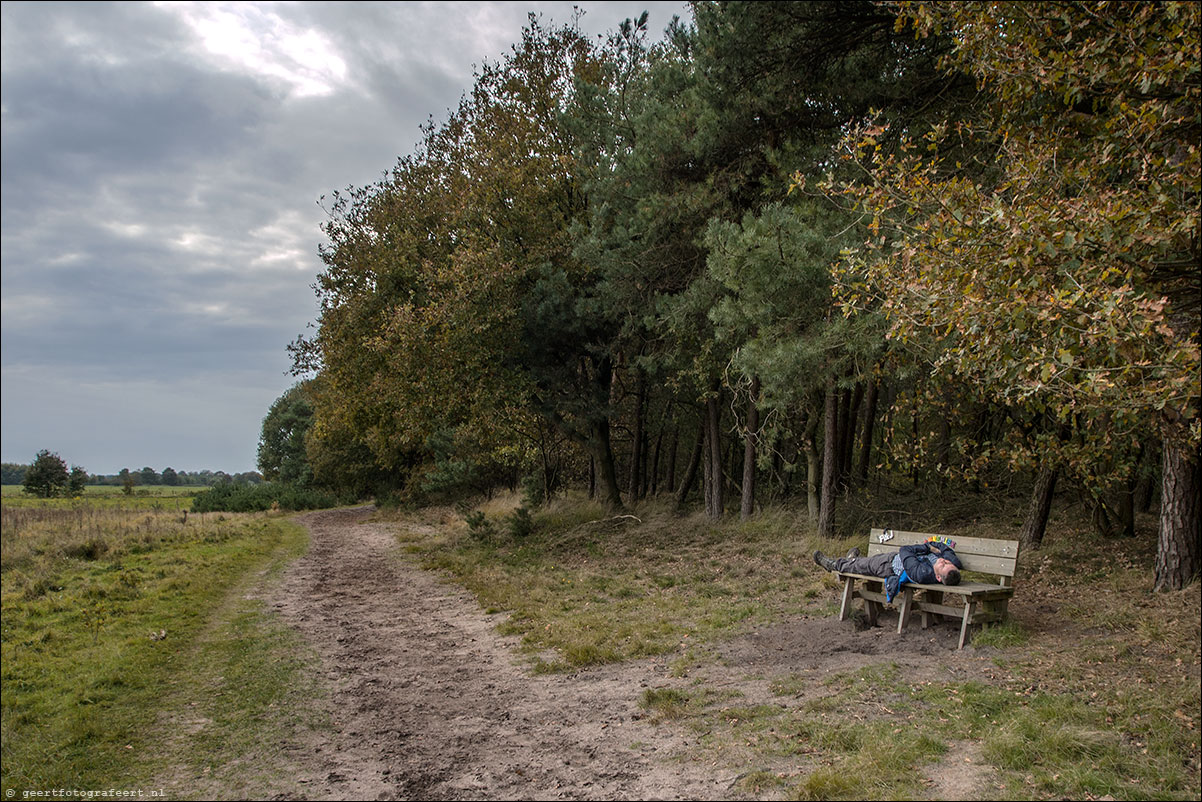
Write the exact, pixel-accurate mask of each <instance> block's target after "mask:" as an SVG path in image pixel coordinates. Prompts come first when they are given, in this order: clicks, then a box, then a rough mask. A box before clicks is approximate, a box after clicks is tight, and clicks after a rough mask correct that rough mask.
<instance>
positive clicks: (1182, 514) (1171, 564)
mask: <svg viewBox="0 0 1202 802" xmlns="http://www.w3.org/2000/svg"><path fill="white" fill-rule="evenodd" d="M1184 439H1185V433H1184V432H1180V433H1179V437H1174V436H1172V435H1171V434H1170V435H1167V436H1166V437H1165V438H1164V443H1163V444H1162V448H1163V450H1164V470H1163V475H1162V477H1161V485H1160V538H1159V543H1158V544H1157V549H1156V582H1155V589H1156V590H1181V589H1182V588H1184V587H1185V586H1186V585H1188V584H1189V583H1190V582H1191V581H1192V580H1193V579H1194V577H1196V576H1198V569H1199V559H1200V555H1202V530H1200V529H1199V525H1200V522H1199V519H1198V513H1199V508H1200V507H1202V499H1200V498H1199V491H1200V490H1202V485H1199V482H1198V459H1197V455H1196V454H1194V453H1193V451H1192V450H1191V449H1190V448H1189V446H1188V445H1187V443H1186V442H1183V441H1184Z"/></svg>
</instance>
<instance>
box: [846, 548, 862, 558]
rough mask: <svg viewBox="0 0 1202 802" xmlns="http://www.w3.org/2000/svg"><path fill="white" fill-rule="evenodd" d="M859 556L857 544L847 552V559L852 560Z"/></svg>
mask: <svg viewBox="0 0 1202 802" xmlns="http://www.w3.org/2000/svg"><path fill="white" fill-rule="evenodd" d="M859 556H860V547H859V546H856V547H855V548H853V549H852V550H851V551H849V552H847V559H849V560H854V559H855V558H856V557H859Z"/></svg>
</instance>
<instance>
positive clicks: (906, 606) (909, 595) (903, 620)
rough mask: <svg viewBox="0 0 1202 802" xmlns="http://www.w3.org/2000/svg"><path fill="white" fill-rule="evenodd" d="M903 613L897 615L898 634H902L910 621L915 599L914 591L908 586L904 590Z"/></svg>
mask: <svg viewBox="0 0 1202 802" xmlns="http://www.w3.org/2000/svg"><path fill="white" fill-rule="evenodd" d="M901 594H902V603H901V613H900V614H899V615H898V617H897V634H898V635H900V634H901V633H902V630H903V629H905V628H906V624H907V623H909V621H910V610H911V607H912V602H913V601H914V591H913V589H911V588H906V589H904V590H903V591H902V592H901Z"/></svg>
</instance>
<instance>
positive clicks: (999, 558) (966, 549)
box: [868, 529, 1018, 586]
mask: <svg viewBox="0 0 1202 802" xmlns="http://www.w3.org/2000/svg"><path fill="white" fill-rule="evenodd" d="M886 534H891V535H892V537H890V538H888V539H886V540H885V541H884V542H882V541H881V537H882V535H886ZM932 537H937V536H936V535H933V534H930V533H927V532H900V531H898V530H896V529H873V530H872V534H870V535H869V536H868V555H869V556H872V555H873V554H880V553H882V552H890V553H895V552H896V551H897V550H898V549H900V548H901V547H902V546H910V545H913V544H915V543H925V542H926V541H928V540H930V539H931V538H932ZM950 539H951V540H952V541H954V542H955V544H956V545H955V546H954V548H955V550H956V556H957V557H959V558H960V562H961V563H963V564H964V570H965V571H975V572H977V573H980V574H992V575H993V576H995V577H997V579H998V584H1000V585H1007V586H1009V585H1010V584H1011V583H1013V582H1014V572H1015V570H1016V568H1017V566H1018V541H1017V540H995V539H993V538H987V537H953V538H950Z"/></svg>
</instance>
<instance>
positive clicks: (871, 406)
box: [856, 382, 879, 487]
mask: <svg viewBox="0 0 1202 802" xmlns="http://www.w3.org/2000/svg"><path fill="white" fill-rule="evenodd" d="M878 390H879V388H878V387H877V383H876V382H870V383H869V384H868V396H867V398H865V399H864V434H863V435H862V437H861V439H860V465H859V471H858V472H857V474H856V485H857V486H858V487H865V486H867V485H868V463H869V461H870V460H871V459H872V434H873V429H874V428H875V427H876V397H877V392H878Z"/></svg>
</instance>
